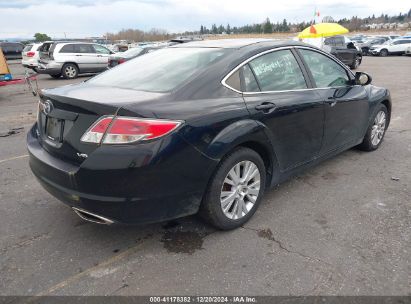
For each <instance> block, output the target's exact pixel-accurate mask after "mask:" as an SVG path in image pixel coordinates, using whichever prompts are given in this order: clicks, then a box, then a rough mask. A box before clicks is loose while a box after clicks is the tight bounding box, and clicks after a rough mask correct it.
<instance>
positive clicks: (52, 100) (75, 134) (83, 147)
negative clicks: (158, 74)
mask: <svg viewBox="0 0 411 304" xmlns="http://www.w3.org/2000/svg"><path fill="white" fill-rule="evenodd" d="M156 95H157V94H156V93H146V92H138V91H133V90H127V89H120V88H110V87H96V86H89V85H87V84H86V83H83V84H79V85H74V86H65V87H61V88H57V89H51V90H46V91H43V94H42V96H41V100H40V102H39V111H38V112H39V113H38V121H37V123H38V135H39V136H38V137H39V141H40V143H41V145H42V146H43V148H44V149H45V150H47V151H48V152H49V153H50V154H53V155H55V156H58V157H60V158H64V159H66V160H68V161H70V162H73V163H76V164H79V163H81V162H82V161H84V159H85V158H86V157H87V156H88V155H89V154H90V153H92V152H93V151H94V150H95V149H96V148H98V146H99V145H97V144H89V143H83V142H81V141H80V138H81V137H82V135H83V134H84V133H85V132H86V131H87V130H88V129H89V128H90V127H91V126H92V125H93V123H94V122H96V121H97V120H98V119H99V118H100V117H102V116H105V115H116V113H117V112H118V110H119V109H120V108H124V109H127V105H129V104H131V103H133V104H134V103H136V102H139V101H147V100H150V99H153V98H156V97H157V96H156ZM109 96H111V97H109ZM113 96H115V98H113ZM123 112H124V111H123ZM126 112H127V113H128V114H129V115H133V116H137V117H153V115H154V114H153V113H150V112H148V113H141V114H138V113H135V112H131V111H126Z"/></svg>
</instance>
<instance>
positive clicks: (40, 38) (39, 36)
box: [34, 33, 51, 42]
mask: <svg viewBox="0 0 411 304" xmlns="http://www.w3.org/2000/svg"><path fill="white" fill-rule="evenodd" d="M34 38H35V39H36V42H43V41H47V40H51V38H50V37H49V36H48V35H47V34H42V33H35V34H34Z"/></svg>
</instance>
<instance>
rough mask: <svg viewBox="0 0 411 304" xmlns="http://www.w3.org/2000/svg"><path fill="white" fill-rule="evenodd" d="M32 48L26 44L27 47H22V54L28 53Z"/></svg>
mask: <svg viewBox="0 0 411 304" xmlns="http://www.w3.org/2000/svg"><path fill="white" fill-rule="evenodd" d="M32 47H33V45H32V44H27V45H26V46H25V47H24V49H23V52H28V51H30V50H31V48H32Z"/></svg>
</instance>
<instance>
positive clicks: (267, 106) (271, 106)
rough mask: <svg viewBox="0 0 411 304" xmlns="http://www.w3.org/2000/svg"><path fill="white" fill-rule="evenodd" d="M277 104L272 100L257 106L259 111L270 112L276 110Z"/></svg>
mask: <svg viewBox="0 0 411 304" xmlns="http://www.w3.org/2000/svg"><path fill="white" fill-rule="evenodd" d="M276 107H277V106H276V105H275V104H274V103H272V102H263V103H262V104H260V105H258V106H256V107H255V109H256V110H257V111H262V112H264V113H270V112H272V111H274V110H275V108H276Z"/></svg>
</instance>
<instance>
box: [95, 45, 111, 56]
mask: <svg viewBox="0 0 411 304" xmlns="http://www.w3.org/2000/svg"><path fill="white" fill-rule="evenodd" d="M93 47H94V50H95V51H96V53H97V54H105V55H108V54H110V51H109V50H108V49H106V48H105V47H104V46H101V45H98V44H94V45H93Z"/></svg>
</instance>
